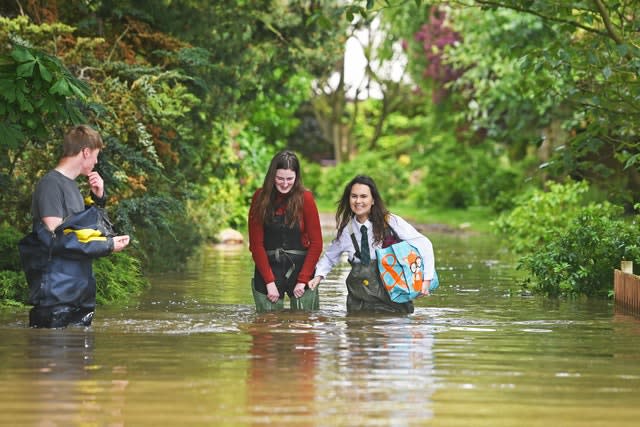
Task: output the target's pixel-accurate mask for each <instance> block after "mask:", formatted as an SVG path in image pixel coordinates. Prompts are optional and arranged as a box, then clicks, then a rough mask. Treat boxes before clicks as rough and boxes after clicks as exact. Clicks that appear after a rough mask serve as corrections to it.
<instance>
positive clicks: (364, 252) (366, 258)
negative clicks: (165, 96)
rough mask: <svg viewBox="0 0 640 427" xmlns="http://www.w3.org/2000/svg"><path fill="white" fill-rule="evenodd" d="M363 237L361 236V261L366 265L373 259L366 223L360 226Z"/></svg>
mask: <svg viewBox="0 0 640 427" xmlns="http://www.w3.org/2000/svg"><path fill="white" fill-rule="evenodd" d="M360 232H362V237H361V238H360V262H362V263H363V264H364V265H367V264H369V262H370V261H371V254H369V238H368V237H367V227H366V226H365V225H363V226H361V227H360Z"/></svg>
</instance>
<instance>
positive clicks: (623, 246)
mask: <svg viewBox="0 0 640 427" xmlns="http://www.w3.org/2000/svg"><path fill="white" fill-rule="evenodd" d="M621 211H622V209H619V210H616V209H612V208H611V207H608V206H605V205H595V204H593V205H590V206H587V207H584V208H581V209H579V210H578V212H577V215H576V216H575V217H574V218H573V219H571V220H570V221H569V223H568V224H566V225H565V227H563V229H562V230H561V231H559V233H557V234H554V235H552V236H550V237H549V239H548V241H547V242H545V244H543V245H541V246H540V247H539V248H538V249H537V250H536V251H535V252H533V253H529V254H527V255H525V256H524V257H523V258H522V259H521V260H520V267H521V268H525V269H526V270H528V271H529V273H530V274H531V275H532V276H533V277H534V279H535V288H536V290H537V291H539V292H541V293H543V294H545V295H549V296H558V295H587V296H607V295H608V294H609V292H610V291H611V290H612V288H613V270H614V269H615V268H619V265H620V261H621V260H630V261H633V262H634V263H638V262H640V228H639V227H638V225H639V224H638V223H637V221H633V222H631V223H629V222H626V221H624V220H623V219H622V217H620V216H619V215H620V213H621Z"/></svg>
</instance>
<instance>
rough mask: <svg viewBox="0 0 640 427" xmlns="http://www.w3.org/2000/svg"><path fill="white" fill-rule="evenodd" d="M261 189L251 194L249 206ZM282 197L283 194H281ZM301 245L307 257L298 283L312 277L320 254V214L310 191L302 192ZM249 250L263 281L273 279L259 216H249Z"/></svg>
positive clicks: (306, 281)
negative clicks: (305, 249)
mask: <svg viewBox="0 0 640 427" xmlns="http://www.w3.org/2000/svg"><path fill="white" fill-rule="evenodd" d="M260 191H261V189H258V191H256V192H255V193H254V194H253V200H252V201H251V208H253V206H254V205H255V203H256V197H257V195H258V193H259V192H260ZM283 198H284V196H283ZM300 232H301V239H302V245H303V246H304V247H305V248H307V257H306V258H305V260H304V264H303V265H302V269H301V270H300V274H299V275H298V283H308V282H309V280H311V279H312V278H313V273H314V271H315V268H316V263H317V262H318V259H319V258H320V255H321V254H322V229H321V228H320V215H318V207H317V206H316V201H315V200H314V198H313V194H312V193H311V192H310V191H305V192H304V194H303V204H302V219H301V221H300ZM249 250H250V251H251V255H252V256H253V262H255V264H256V267H257V268H258V272H260V275H262V278H263V279H264V281H265V283H270V282H273V281H275V276H274V275H273V272H272V271H271V266H270V265H269V258H268V257H267V251H266V249H265V247H264V224H263V223H262V221H261V220H260V219H259V218H252V217H251V216H249Z"/></svg>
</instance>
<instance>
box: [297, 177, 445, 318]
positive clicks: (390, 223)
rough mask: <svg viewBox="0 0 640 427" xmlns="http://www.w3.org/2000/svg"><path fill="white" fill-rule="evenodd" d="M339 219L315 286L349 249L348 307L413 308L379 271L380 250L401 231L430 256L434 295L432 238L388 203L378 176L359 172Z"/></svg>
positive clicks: (427, 269)
mask: <svg viewBox="0 0 640 427" xmlns="http://www.w3.org/2000/svg"><path fill="white" fill-rule="evenodd" d="M336 224H337V230H338V232H337V237H336V238H335V239H334V240H333V242H332V243H331V245H330V246H329V248H328V249H327V250H326V252H325V253H324V255H323V256H322V257H321V258H320V261H319V262H318V264H317V265H316V276H315V277H314V278H313V279H312V280H311V281H310V282H309V286H311V285H313V286H314V287H315V286H317V285H318V284H319V283H320V282H321V281H322V280H323V279H324V278H325V277H326V276H327V274H329V272H330V271H331V269H332V268H333V266H334V265H335V264H336V263H338V261H339V260H340V256H341V255H342V254H343V253H345V252H346V253H347V255H348V260H349V263H350V264H351V272H350V274H349V277H347V289H348V291H349V294H348V297H347V311H348V312H354V311H381V312H394V313H412V312H413V303H412V302H410V301H409V302H407V303H396V302H393V301H391V299H390V298H389V295H388V293H387V292H386V290H385V289H384V285H383V284H382V282H381V280H380V277H379V275H378V271H377V267H376V260H375V250H376V249H378V248H381V247H386V246H388V245H389V244H391V243H394V238H396V237H397V238H399V240H403V241H407V242H409V243H411V244H412V245H413V246H415V247H416V248H417V249H418V251H419V252H420V256H421V257H422V259H423V260H424V278H423V286H422V292H421V294H422V295H428V294H429V285H430V283H431V280H432V279H433V277H434V274H435V262H434V255H433V246H432V245H431V241H430V240H429V239H428V238H427V237H425V236H424V235H422V234H421V233H419V232H418V231H417V230H416V229H415V228H414V227H413V226H412V225H411V224H409V223H408V222H407V221H405V220H404V219H402V218H400V217H399V216H397V215H394V214H391V213H390V212H389V211H388V210H387V209H386V208H385V206H384V202H383V201H382V197H381V196H380V193H379V192H378V189H377V187H376V184H375V182H374V181H373V179H371V178H370V177H368V176H366V175H358V176H356V177H355V178H353V179H352V180H351V181H350V182H349V183H348V184H347V186H346V187H345V189H344V192H343V194H342V197H341V199H340V202H339V204H338V210H337V212H336ZM394 232H395V233H394ZM394 234H395V235H394ZM352 235H353V236H352Z"/></svg>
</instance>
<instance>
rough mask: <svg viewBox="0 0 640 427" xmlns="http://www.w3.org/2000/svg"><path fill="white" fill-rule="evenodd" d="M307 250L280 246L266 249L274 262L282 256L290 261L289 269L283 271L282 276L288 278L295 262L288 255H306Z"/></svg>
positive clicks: (294, 266)
mask: <svg viewBox="0 0 640 427" xmlns="http://www.w3.org/2000/svg"><path fill="white" fill-rule="evenodd" d="M306 254H307V251H306V249H305V250H302V249H282V248H277V249H273V250H271V251H267V255H268V256H270V257H274V258H275V260H276V262H278V263H279V262H280V260H281V259H282V257H285V258H286V259H287V260H288V261H289V262H290V263H291V267H290V268H289V270H287V272H286V273H285V275H284V277H285V279H288V278H289V277H291V274H292V273H293V270H295V269H296V263H295V262H293V260H292V259H291V257H290V256H289V255H306Z"/></svg>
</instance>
